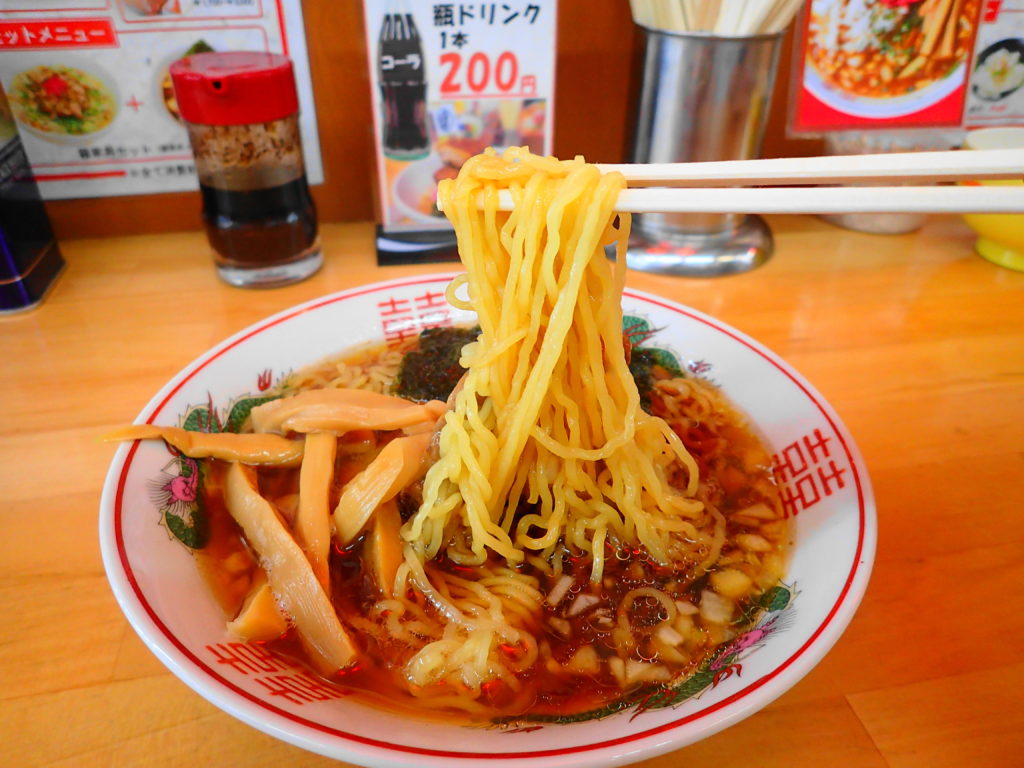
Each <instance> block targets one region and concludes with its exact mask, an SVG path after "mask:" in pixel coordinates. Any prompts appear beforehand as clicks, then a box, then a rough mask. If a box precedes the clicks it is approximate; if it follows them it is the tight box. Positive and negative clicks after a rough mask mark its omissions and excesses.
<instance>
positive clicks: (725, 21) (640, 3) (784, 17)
mask: <svg viewBox="0 0 1024 768" xmlns="http://www.w3.org/2000/svg"><path fill="white" fill-rule="evenodd" d="M950 1H952V0H950ZM803 3H804V0H630V8H631V9H632V12H633V20H634V21H635V22H636V23H637V24H640V25H642V26H644V27H648V28H650V29H658V30H663V31H667V32H679V33H684V34H685V33H696V34H708V35H718V36H721V37H748V36H752V35H764V34H775V33H778V32H781V31H782V30H784V29H785V28H786V27H787V26H789V23H790V22H791V21H792V20H793V17H794V16H796V14H797V11H799V10H800V7H801V6H802V5H803Z"/></svg>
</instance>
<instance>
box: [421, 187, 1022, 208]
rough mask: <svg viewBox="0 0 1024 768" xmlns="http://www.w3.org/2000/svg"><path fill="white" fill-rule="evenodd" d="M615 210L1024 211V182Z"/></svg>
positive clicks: (691, 193)
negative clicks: (1011, 184) (1017, 185)
mask: <svg viewBox="0 0 1024 768" xmlns="http://www.w3.org/2000/svg"><path fill="white" fill-rule="evenodd" d="M482 202H483V201H482V199H481V204H482ZM440 207H441V202H440V201H438V208H439V209H440ZM512 207H513V199H512V194H511V193H510V192H508V191H507V190H502V191H501V192H500V193H499V195H498V208H499V209H500V210H505V211H509V210H512ZM615 210H616V211H618V212H620V213H1024V186H1022V187H1016V186H980V185H977V186H955V187H934V186H933V187H813V188H803V187H769V188H764V189H746V188H739V189H736V188H731V189H717V188H701V189H679V188H659V189H626V190H624V191H623V192H621V193H620V194H619V198H618V202H617V203H616V205H615Z"/></svg>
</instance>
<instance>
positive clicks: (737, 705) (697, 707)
mask: <svg viewBox="0 0 1024 768" xmlns="http://www.w3.org/2000/svg"><path fill="white" fill-rule="evenodd" d="M452 277H453V275H450V274H449V275H433V276H425V277H415V278H409V279H404V280H396V281H391V282H386V283H378V284H374V285H368V286H363V287H360V288H354V289H352V290H347V291H343V292H340V293H336V294H333V295H330V296H326V297H323V298H320V299H317V300H314V301H311V302H308V303H306V304H302V305H300V306H297V307H294V308H292V309H289V310H286V311H284V312H282V313H280V314H277V315H274V316H273V317H270V318H267V319H265V320H262V321H260V322H258V323H256V324H255V325H253V326H251V327H249V328H247V329H245V330H243V331H241V332H240V333H238V334H236V335H235V336H233V337H231V338H230V339H228V340H226V341H224V342H223V343H221V344H219V345H217V346H216V347H214V348H213V349H211V350H209V351H208V352H206V353H204V354H203V355H201V356H200V357H199V358H197V359H196V360H195V361H194V362H193V363H191V364H190V365H188V366H187V367H186V368H185V369H184V370H182V371H181V372H180V373H178V374H177V375H176V376H175V377H174V378H173V379H171V380H170V381H169V382H168V383H167V385H166V386H164V387H163V389H161V390H160V391H159V392H158V393H157V394H156V395H155V396H154V397H153V399H152V400H150V402H149V403H148V404H147V405H146V406H145V408H143V410H142V412H141V413H140V414H139V417H138V421H139V422H151V423H156V424H164V425H177V424H180V423H181V419H182V416H183V414H184V413H185V412H186V411H187V410H188V409H189V407H190V406H196V405H200V406H203V407H206V408H207V409H213V411H215V412H216V415H217V417H218V418H222V419H229V418H230V414H231V411H232V408H233V406H235V405H237V404H238V403H240V402H244V401H245V399H246V398H250V397H252V396H254V395H256V396H258V394H259V393H260V392H261V391H264V390H266V389H267V388H268V387H270V386H272V384H273V383H274V382H275V381H278V380H280V378H281V377H283V376H284V375H285V374H287V373H289V372H291V371H294V370H296V369H299V368H301V367H303V366H306V365H308V364H311V363H314V362H317V361H319V360H321V359H323V358H325V357H327V356H331V355H337V354H339V353H342V352H344V351H346V350H348V349H351V348H352V347H353V346H358V345H361V344H364V343H372V342H380V341H381V340H387V339H393V338H396V336H397V335H409V334H414V333H416V332H417V331H418V330H419V329H421V328H425V327H431V326H436V325H439V324H448V323H454V324H463V323H471V322H473V319H474V318H473V315H472V314H471V313H468V312H465V311H463V310H457V309H453V308H451V307H449V306H448V304H447V303H445V302H444V300H443V296H444V290H445V288H446V286H447V284H448V283H449V282H450V280H451V279H452ZM623 309H624V312H625V314H626V315H627V318H626V322H627V323H628V326H627V327H629V328H631V329H636V328H643V329H646V330H645V331H644V338H645V339H646V340H645V341H644V342H643V345H644V346H648V347H653V348H655V349H656V350H660V352H659V354H664V355H671V356H672V357H674V358H675V360H676V361H677V363H678V365H679V366H680V367H681V368H682V369H684V370H687V371H689V372H690V375H694V376H701V377H704V378H706V379H708V380H710V381H713V382H714V383H716V384H718V385H719V386H720V387H721V388H722V389H723V390H724V391H725V393H726V394H727V395H728V396H729V397H730V398H731V399H732V401H733V402H734V403H735V404H736V405H737V406H738V407H739V408H741V409H742V410H743V411H745V412H746V414H747V415H748V416H749V418H750V420H751V422H752V424H753V425H754V427H755V429H756V430H757V431H758V432H759V433H760V434H761V435H762V437H763V439H764V440H765V442H766V443H767V445H768V447H769V449H770V451H771V453H772V454H774V463H775V472H776V475H777V477H778V482H779V484H780V486H781V491H782V498H783V500H784V504H785V506H786V509H787V511H788V512H789V514H790V515H791V516H792V517H793V519H794V526H793V530H794V537H795V543H794V546H793V547H792V550H791V555H790V563H789V568H788V575H787V577H786V579H785V582H784V583H783V584H781V585H779V586H778V587H776V588H774V589H773V590H772V591H771V595H772V598H771V600H770V603H769V604H765V605H764V610H763V612H762V613H761V614H760V615H759V616H758V618H757V620H756V622H755V623H754V624H753V625H751V626H748V627H746V628H745V629H744V630H743V632H742V634H739V635H738V636H736V637H733V638H731V639H730V640H729V641H728V642H727V643H724V644H723V645H722V646H721V647H720V648H719V649H718V651H717V652H716V653H714V654H713V655H712V657H710V658H709V659H708V660H707V661H706V662H704V663H703V664H702V666H701V667H700V668H699V669H698V670H697V671H696V672H695V673H694V675H693V676H692V677H689V678H686V679H685V680H680V681H677V682H676V683H674V684H672V685H670V686H667V687H666V688H664V689H663V690H662V693H663V694H664V695H662V696H660V697H659V699H658V701H657V702H654V701H652V700H650V699H645V700H628V699H624V700H623V701H621V702H618V703H617V704H616V705H615V706H613V707H610V708H605V709H603V710H598V711H594V712H589V713H584V714H582V715H575V716H570V717H564V718H557V717H555V718H552V717H547V718H545V719H543V720H539V719H538V720H533V719H531V718H530V716H529V714H527V715H525V716H524V717H523V718H521V719H520V720H519V721H517V722H516V723H513V724H499V723H494V722H490V723H488V722H484V723H480V722H477V723H466V722H462V721H458V720H455V719H445V720H438V718H437V717H436V716H434V717H432V718H427V717H426V716H419V715H415V714H409V713H408V712H405V713H403V712H400V711H398V710H396V709H392V708H387V707H385V706H381V705H379V704H375V703H373V702H372V701H370V700H369V699H367V698H364V697H363V694H358V693H352V692H350V691H347V690H345V689H343V688H340V687H338V686H337V685H334V684H331V683H328V682H326V681H324V680H322V679H321V678H318V677H317V676H316V675H315V674H314V673H313V672H311V671H310V670H308V669H306V668H305V667H303V666H302V665H301V664H300V663H298V662H296V661H294V660H293V659H292V658H290V657H285V656H283V655H278V654H277V653H276V652H275V651H274V650H273V649H272V648H268V647H266V646H263V645H259V644H248V643H245V642H242V641H240V640H238V639H237V638H234V637H231V636H230V635H228V634H227V633H226V630H225V620H224V616H223V614H222V613H221V610H220V609H219V607H218V606H217V604H216V603H215V601H214V599H213V597H212V596H211V594H210V592H209V590H208V589H207V586H206V584H205V583H204V581H203V580H202V578H201V577H200V575H199V573H198V572H197V568H196V567H195V564H194V562H193V554H192V550H191V549H190V545H194V544H195V543H196V542H195V541H194V540H193V539H192V538H191V536H190V531H194V528H195V524H196V522H197V518H196V517H195V514H196V509H195V507H194V506H193V507H191V508H190V507H189V504H188V502H189V494H188V493H187V492H183V491H182V492H177V491H175V488H176V487H177V486H176V484H175V478H176V477H180V474H179V467H180V464H179V462H178V458H179V457H175V456H173V455H171V454H170V453H169V452H168V450H167V449H166V447H165V446H164V445H163V443H160V442H156V441H147V442H142V443H139V442H136V443H130V444H128V443H126V444H122V445H121V446H120V447H119V448H118V449H117V452H116V455H115V456H114V459H113V462H112V464H111V467H110V471H109V473H108V475H107V479H106V483H105V485H104V490H103V496H102V500H101V503H100V530H99V533H100V541H101V546H102V551H103V560H104V565H105V568H106V571H107V574H108V578H109V580H110V584H111V586H112V588H113V591H114V594H115V595H116V597H117V600H118V602H119V604H120V606H121V608H122V610H123V611H124V613H125V615H126V616H127V618H128V620H129V622H130V623H131V624H132V626H133V627H134V629H135V631H136V632H137V633H138V634H139V636H140V637H141V638H142V639H143V641H144V642H145V643H146V645H147V646H148V647H149V648H150V649H151V650H152V651H153V653H154V654H156V655H157V656H158V657H159V658H160V660H161V661H162V662H163V663H164V664H166V665H167V667H168V668H169V669H170V670H171V671H172V672H173V673H174V674H175V675H177V676H178V677H180V678H181V679H182V680H183V681H184V682H185V683H187V684H188V685H189V686H191V687H192V688H193V689H194V690H195V691H196V692H197V693H198V694H199V695H201V696H203V697H204V698H206V699H208V700H209V701H210V702H212V703H213V704H215V705H216V706H218V707H220V708H221V709H223V710H224V711H226V712H228V713H230V714H232V715H234V716H235V717H237V718H238V719H240V720H242V721H244V722H246V723H248V724H249V725H251V726H253V727H255V728H257V729H259V730H261V731H264V732H266V733H269V734H271V735H273V736H275V737H277V738H279V739H283V740H284V741H287V742H290V743H292V744H295V745H298V746H300V747H303V748H305V749H308V750H311V751H313V752H317V753H320V754H323V755H327V756H330V757H333V758H337V759H341V760H346V761H349V762H352V763H357V764H361V765H387V766H452V765H475V764H487V765H491V766H516V767H517V768H522V766H524V765H530V764H532V765H538V766H539V765H545V766H551V765H557V766H603V765H613V764H614V765H621V764H623V763H627V762H631V761H635V760H640V759H643V758H647V757H652V756H654V755H657V754H661V753H664V752H668V751H671V750H674V749H678V748H680V747H683V746H685V745H687V744H690V743H693V742H695V741H697V740H699V739H702V738H704V737H707V736H709V735H711V734H713V733H715V732H717V731H720V730H722V729H723V728H726V727H728V726H729V725H732V724H734V723H736V722H738V721H740V720H742V719H743V718H745V717H747V716H749V715H751V714H753V713H754V712H756V711H757V710H759V709H760V708H762V707H764V706H765V705H766V704H768V703H769V702H771V701H772V700H773V699H775V698H776V697H778V696H780V695H782V694H783V693H785V692H786V691H787V690H788V689H789V688H790V687H792V686H793V685H794V684H795V683H796V682H797V681H798V680H800V679H801V678H802V677H803V676H804V675H805V674H807V673H808V672H809V671H810V670H811V669H812V668H813V667H814V666H815V665H816V664H817V663H818V662H819V661H820V660H821V659H822V657H823V656H824V655H825V654H826V653H827V652H828V650H829V649H830V648H831V647H832V645H833V644H834V643H835V642H836V641H837V640H838V639H839V636H840V635H841V634H842V632H843V629H844V628H845V627H846V625H847V623H848V622H849V621H850V619H851V618H852V617H853V615H854V612H855V610H856V608H857V605H858V603H859V601H860V599H861V596H862V595H863V593H864V590H865V588H866V586H867V582H868V577H869V573H870V570H871V564H872V560H873V557H874V549H875V534H876V524H875V507H874V500H873V497H872V492H871V485H870V481H869V479H868V474H867V470H866V468H865V465H864V462H863V460H862V459H861V456H860V454H859V452H858V450H857V448H856V446H855V444H854V441H853V438H852V437H851V436H850V434H849V432H848V431H847V430H846V428H845V427H844V426H843V424H842V422H841V421H840V419H839V417H838V416H837V415H836V413H835V411H834V410H833V409H832V408H831V407H830V406H829V405H828V403H826V402H825V400H824V399H823V398H822V397H821V395H820V394H819V393H818V392H817V391H815V389H814V388H813V386H811V384H810V383H808V382H807V381H806V380H805V379H804V378H803V377H801V376H800V374H799V373H797V372H796V371H794V370H793V369H792V368H791V367H790V366H789V365H788V364H787V363H785V362H784V361H783V360H781V359H780V358H779V357H777V356H776V355H775V354H773V353H772V352H770V351H769V350H767V349H766V348H764V347H763V346H761V345H760V344H758V343H757V342H756V341H754V340H752V339H750V338H748V337H747V336H744V335H743V334H742V333H740V332H738V331H736V330H734V329H732V328H730V327H729V326H727V325H725V324H724V323H722V322H720V321H718V320H715V319H714V318H711V317H708V316H707V315H704V314H701V313H700V312H697V311H695V310H692V309H689V308H687V307H684V306H682V305H679V304H675V303H673V302H671V301H667V300H665V299H662V298H659V297H657V296H653V295H649V294H645V293H640V292H637V291H633V290H627V291H626V292H625V294H624V297H623ZM339 329H344V330H343V332H339ZM648 332H649V333H648ZM207 415H208V416H209V415H210V413H209V411H207ZM178 485H179V486H180V485H181V484H180V483H179V484H178ZM179 490H180V489H179ZM193 498H194V494H193ZM740 667H742V676H741V675H740V674H734V673H738V672H739V671H740ZM481 726H488V727H481Z"/></svg>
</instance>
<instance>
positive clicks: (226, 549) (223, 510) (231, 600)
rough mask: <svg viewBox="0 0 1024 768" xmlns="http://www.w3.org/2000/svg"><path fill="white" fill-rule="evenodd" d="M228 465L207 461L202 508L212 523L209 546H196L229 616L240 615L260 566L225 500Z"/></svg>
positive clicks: (200, 562) (212, 587)
mask: <svg viewBox="0 0 1024 768" xmlns="http://www.w3.org/2000/svg"><path fill="white" fill-rule="evenodd" d="M227 468H228V465H227V464H226V463H225V462H223V461H217V460H213V459H208V460H206V461H204V462H203V470H202V472H203V477H202V480H203V481H202V485H201V493H202V497H201V498H202V509H203V512H204V514H205V515H206V522H207V525H208V526H209V538H208V539H207V542H206V546H205V547H203V548H202V549H197V550H195V553H194V554H195V561H196V567H197V568H198V569H199V572H200V574H202V576H203V579H204V580H205V581H206V583H207V584H208V585H209V587H210V591H211V592H212V593H213V597H214V599H215V600H216V601H217V604H218V605H220V607H221V610H223V611H224V615H225V616H226V617H227V618H228V619H233V618H234V617H235V616H237V615H238V612H239V610H240V609H241V607H242V603H243V602H244V601H245V598H246V595H248V594H249V592H250V591H251V590H252V587H253V584H254V581H255V577H256V571H257V568H258V567H259V566H258V564H257V562H256V558H255V557H254V556H253V554H252V552H251V551H250V549H249V546H248V545H247V544H246V543H245V539H244V538H243V537H242V531H241V529H240V528H239V527H238V523H236V522H235V521H234V519H233V518H232V517H231V514H230V513H229V512H228V509H227V506H226V505H225V504H224V493H223V487H224V474H225V472H227Z"/></svg>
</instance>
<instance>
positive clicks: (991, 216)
mask: <svg viewBox="0 0 1024 768" xmlns="http://www.w3.org/2000/svg"><path fill="white" fill-rule="evenodd" d="M964 147H965V148H966V149H1011V148H1013V149H1020V148H1024V128H981V129H979V130H976V131H970V132H969V133H968V134H967V138H966V139H965V140H964ZM967 183H968V184H984V185H985V186H1005V187H1020V186H1024V180H1020V179H1011V180H1006V181H972V182H967ZM964 221H966V222H967V226H969V227H970V228H971V229H973V230H974V231H975V232H977V233H978V239H977V240H976V241H975V243H974V250H976V251H977V252H978V254H979V255H980V256H981V257H982V258H985V259H988V260H989V261H991V262H992V263H993V264H998V265H999V266H1001V267H1007V268H1008V269H1016V270H1020V271H1022V272H1024V214H1019V213H1002V214H997V213H972V214H965V215H964Z"/></svg>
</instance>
